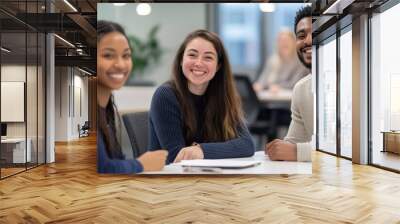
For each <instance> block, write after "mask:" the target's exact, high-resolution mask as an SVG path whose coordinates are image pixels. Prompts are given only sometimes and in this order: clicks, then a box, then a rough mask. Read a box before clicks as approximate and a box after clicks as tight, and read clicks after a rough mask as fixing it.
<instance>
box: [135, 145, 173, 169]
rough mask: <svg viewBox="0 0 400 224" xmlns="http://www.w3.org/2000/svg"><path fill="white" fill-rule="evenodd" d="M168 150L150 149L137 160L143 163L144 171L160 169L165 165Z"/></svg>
mask: <svg viewBox="0 0 400 224" xmlns="http://www.w3.org/2000/svg"><path fill="white" fill-rule="evenodd" d="M167 156H168V151H167V150H157V151H149V152H145V153H144V154H142V155H141V156H140V157H139V158H138V159H137V160H139V162H140V163H141V164H142V166H143V171H159V170H162V169H163V168H164V166H165V160H166V159H167Z"/></svg>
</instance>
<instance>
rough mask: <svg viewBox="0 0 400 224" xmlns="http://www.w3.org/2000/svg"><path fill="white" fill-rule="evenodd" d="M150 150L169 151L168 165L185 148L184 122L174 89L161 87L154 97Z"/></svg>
mask: <svg viewBox="0 0 400 224" xmlns="http://www.w3.org/2000/svg"><path fill="white" fill-rule="evenodd" d="M150 123H151V125H152V126H153V127H152V128H151V129H150V132H151V133H150V149H151V150H155V149H156V148H155V147H157V146H159V147H161V148H163V149H167V150H168V152H169V153H168V158H167V163H172V162H173V161H174V160H175V157H176V156H177V155H178V153H179V151H180V150H181V149H182V148H184V147H185V145H186V144H185V139H184V137H183V131H182V129H183V122H182V116H181V112H180V108H179V103H178V100H177V98H176V96H175V93H174V92H173V90H172V89H170V88H169V87H167V86H160V87H159V88H158V89H157V90H156V92H155V93H154V95H153V99H152V101H151V106H150Z"/></svg>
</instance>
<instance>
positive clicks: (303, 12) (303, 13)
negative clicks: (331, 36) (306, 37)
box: [294, 6, 312, 33]
mask: <svg viewBox="0 0 400 224" xmlns="http://www.w3.org/2000/svg"><path fill="white" fill-rule="evenodd" d="M311 14H312V12H311V6H305V7H302V8H301V9H299V11H297V12H296V17H295V18H294V33H296V31H297V30H296V29H297V24H298V23H299V21H300V20H301V19H303V18H305V17H311Z"/></svg>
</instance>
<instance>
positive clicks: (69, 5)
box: [64, 0, 78, 12]
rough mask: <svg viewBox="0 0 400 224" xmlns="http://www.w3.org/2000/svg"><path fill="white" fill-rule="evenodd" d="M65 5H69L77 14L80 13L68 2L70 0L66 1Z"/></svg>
mask: <svg viewBox="0 0 400 224" xmlns="http://www.w3.org/2000/svg"><path fill="white" fill-rule="evenodd" d="M64 2H65V4H67V5H68V6H69V7H70V8H71V9H72V10H74V11H75V12H78V10H77V9H76V8H75V7H74V6H73V5H72V4H71V3H69V2H68V0H64Z"/></svg>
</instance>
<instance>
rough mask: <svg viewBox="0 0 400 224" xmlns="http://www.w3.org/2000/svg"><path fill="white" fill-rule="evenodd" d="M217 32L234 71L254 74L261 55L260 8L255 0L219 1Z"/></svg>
mask: <svg viewBox="0 0 400 224" xmlns="http://www.w3.org/2000/svg"><path fill="white" fill-rule="evenodd" d="M217 10H218V20H217V21H218V33H219V34H220V36H221V38H222V40H223V42H224V44H225V47H226V50H227V51H228V55H229V60H230V62H231V65H232V68H233V71H234V72H235V73H245V74H250V75H254V73H255V72H256V71H257V69H258V68H259V65H260V63H261V62H260V59H261V38H260V36H261V35H260V34H261V25H260V24H261V23H260V22H261V16H262V14H261V11H260V9H259V8H258V4H240V3H224V4H219V5H218V7H217Z"/></svg>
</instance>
